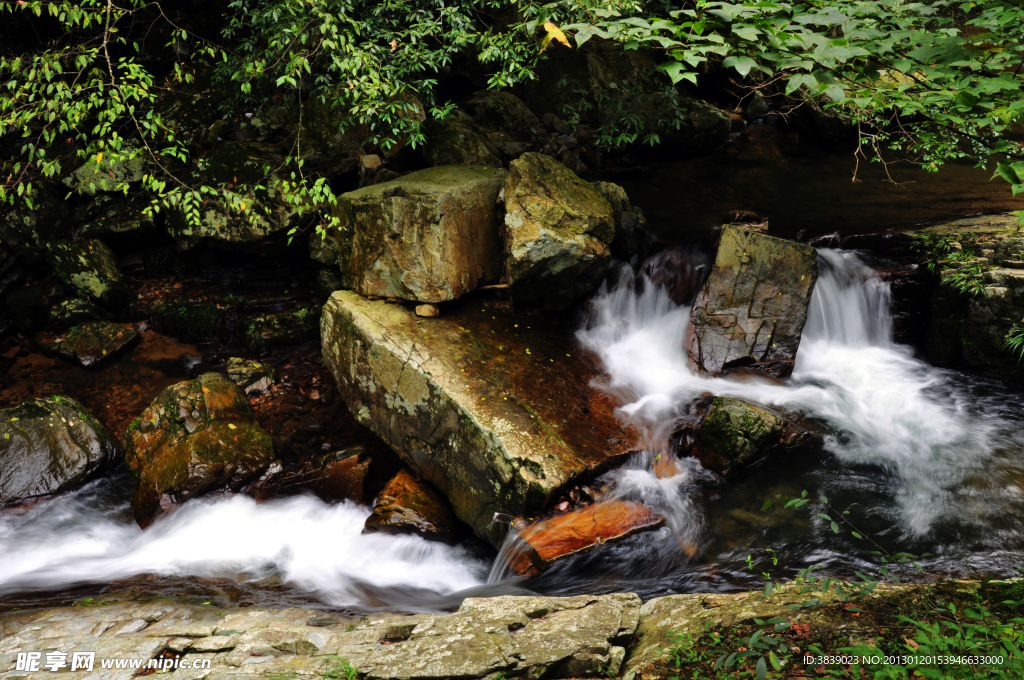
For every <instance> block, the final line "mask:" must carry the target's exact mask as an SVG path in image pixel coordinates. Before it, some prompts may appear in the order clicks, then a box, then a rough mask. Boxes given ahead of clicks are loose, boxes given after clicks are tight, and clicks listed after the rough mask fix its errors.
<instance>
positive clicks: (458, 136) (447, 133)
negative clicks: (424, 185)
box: [423, 109, 504, 168]
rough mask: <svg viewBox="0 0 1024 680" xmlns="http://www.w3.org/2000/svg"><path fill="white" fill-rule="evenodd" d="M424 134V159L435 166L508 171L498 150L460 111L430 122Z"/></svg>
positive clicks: (427, 123) (471, 120) (426, 125)
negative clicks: (459, 166)
mask: <svg viewBox="0 0 1024 680" xmlns="http://www.w3.org/2000/svg"><path fill="white" fill-rule="evenodd" d="M424 133H425V134H426V135H427V142H426V145H425V146H424V147H423V155H424V156H425V157H426V159H427V162H428V163H430V164H431V165H434V166H441V165H482V166H484V167H488V168H501V167H504V164H503V163H502V156H501V152H500V151H499V150H498V148H497V147H496V146H494V144H492V143H491V141H490V140H489V139H487V136H486V135H485V134H484V133H482V132H480V131H479V130H478V129H477V126H476V123H475V122H474V120H473V119H472V118H470V117H469V116H468V115H467V114H465V113H464V112H462V111H460V110H458V109H456V110H455V111H452V112H451V113H450V114H448V116H447V117H446V118H444V119H442V120H435V119H430V120H428V121H427V122H426V124H425V125H424Z"/></svg>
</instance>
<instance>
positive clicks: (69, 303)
mask: <svg viewBox="0 0 1024 680" xmlns="http://www.w3.org/2000/svg"><path fill="white" fill-rule="evenodd" d="M90 321H113V317H111V315H110V314H109V313H108V312H107V311H105V310H103V309H101V308H100V307H97V306H96V305H94V304H93V303H91V302H89V301H88V300H83V299H82V298H69V299H67V300H61V301H60V302H58V303H57V304H55V305H54V306H53V307H51V308H50V318H49V323H48V325H49V327H50V328H51V329H52V330H54V331H56V332H57V333H63V332H65V331H67V330H70V329H71V328H74V327H75V326H78V325H79V324H83V323H88V322H90Z"/></svg>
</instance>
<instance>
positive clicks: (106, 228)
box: [74, 199, 166, 250]
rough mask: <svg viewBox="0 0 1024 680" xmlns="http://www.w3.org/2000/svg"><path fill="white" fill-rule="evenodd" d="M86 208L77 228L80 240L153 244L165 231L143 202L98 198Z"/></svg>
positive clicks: (116, 244) (126, 245) (124, 245)
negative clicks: (149, 213) (141, 203)
mask: <svg viewBox="0 0 1024 680" xmlns="http://www.w3.org/2000/svg"><path fill="white" fill-rule="evenodd" d="M93 204H95V205H90V206H89V207H88V208H86V209H85V210H83V211H82V215H81V217H82V218H83V221H82V222H81V223H80V224H79V225H78V226H77V227H75V230H74V237H75V238H76V239H79V240H81V239H98V240H100V241H103V242H104V243H106V244H107V245H109V246H111V247H112V248H114V249H124V250H129V249H144V248H147V247H151V246H152V245H153V244H154V242H155V241H157V240H158V239H160V238H166V236H165V235H164V234H162V232H161V230H160V227H159V226H158V225H157V220H156V219H154V217H153V216H150V215H146V214H144V213H143V208H142V206H141V205H138V204H134V203H133V202H131V201H117V200H115V201H103V200H99V199H97V200H94V201H93Z"/></svg>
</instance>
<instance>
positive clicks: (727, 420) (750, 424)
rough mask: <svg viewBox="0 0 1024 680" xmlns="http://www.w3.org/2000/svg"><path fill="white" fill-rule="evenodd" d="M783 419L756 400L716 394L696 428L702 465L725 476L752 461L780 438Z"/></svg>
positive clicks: (779, 440) (697, 448)
mask: <svg viewBox="0 0 1024 680" xmlns="http://www.w3.org/2000/svg"><path fill="white" fill-rule="evenodd" d="M785 428H786V421H785V420H784V419H782V418H780V417H779V416H777V415H775V414H774V413H772V412H770V411H768V410H767V409H764V408H762V407H760V406H757V405H755V404H751V403H749V402H746V401H742V400H740V399H733V398H732V397H715V399H714V401H713V402H712V403H711V408H709V409H708V412H707V414H706V415H705V416H704V419H703V421H701V424H700V427H699V429H698V430H697V436H696V443H695V454H696V455H697V457H698V458H700V462H701V465H703V466H704V467H705V468H707V469H709V470H713V471H715V472H717V473H718V474H720V475H723V476H726V477H728V476H729V475H731V474H733V473H734V472H736V471H737V470H739V469H740V468H742V467H744V466H746V465H749V464H751V463H754V462H756V461H758V460H760V459H761V458H763V457H764V456H765V455H767V454H768V452H769V451H770V450H771V448H772V447H773V446H775V445H776V444H779V443H780V442H781V441H782V437H783V433H784V431H785Z"/></svg>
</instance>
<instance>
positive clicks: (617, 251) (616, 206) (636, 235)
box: [593, 182, 647, 262]
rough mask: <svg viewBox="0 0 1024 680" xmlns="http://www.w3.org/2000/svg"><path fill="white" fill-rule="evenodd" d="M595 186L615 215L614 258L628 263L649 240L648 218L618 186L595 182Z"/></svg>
mask: <svg viewBox="0 0 1024 680" xmlns="http://www.w3.org/2000/svg"><path fill="white" fill-rule="evenodd" d="M593 186H594V188H595V189H597V192H598V193H599V194H601V195H602V196H604V198H605V200H607V201H608V203H609V205H611V206H612V211H613V212H614V213H615V237H614V238H613V239H612V242H611V244H609V247H610V249H611V251H612V257H617V258H618V259H620V260H622V261H624V262H628V261H629V258H631V257H632V256H633V254H634V253H636V251H638V250H640V246H642V245H643V244H644V240H645V239H646V238H647V218H645V217H644V212H643V210H641V209H640V208H638V207H636V206H635V205H633V204H632V203H630V202H629V196H627V195H626V190H625V189H623V188H622V187H620V186H619V185H618V184H613V183H612V182H594V184H593Z"/></svg>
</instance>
